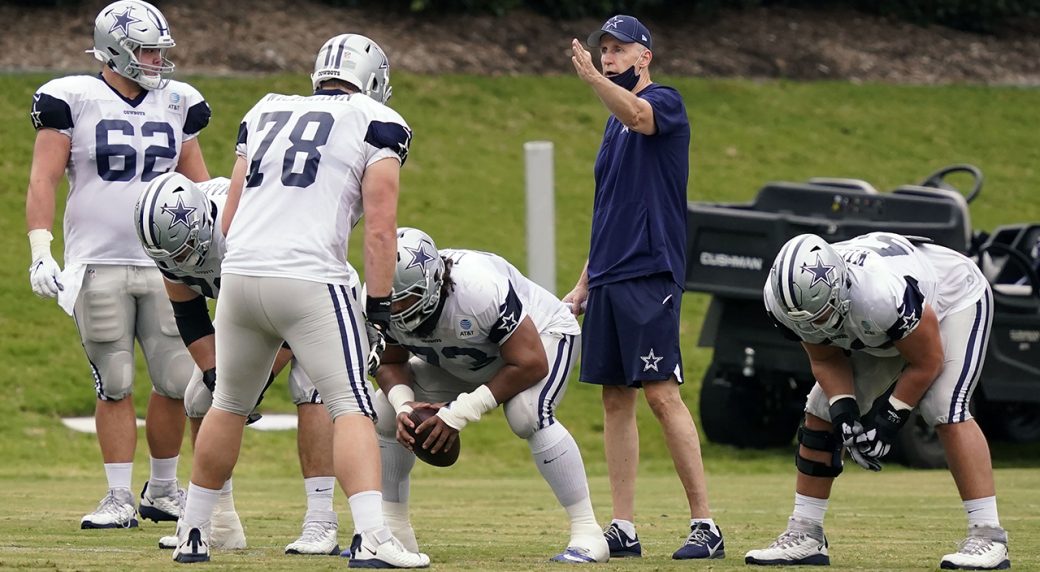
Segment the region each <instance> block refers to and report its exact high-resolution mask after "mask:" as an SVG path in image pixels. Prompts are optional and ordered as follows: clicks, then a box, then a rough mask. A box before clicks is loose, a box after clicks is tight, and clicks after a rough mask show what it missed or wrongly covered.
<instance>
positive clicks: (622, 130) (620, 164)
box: [588, 84, 690, 288]
mask: <svg viewBox="0 0 1040 572" xmlns="http://www.w3.org/2000/svg"><path fill="white" fill-rule="evenodd" d="M637 95H638V97H640V98H641V99H644V100H646V101H647V102H648V103H649V104H650V106H651V107H653V109H654V122H655V123H656V125H657V132H656V133H654V134H653V135H642V134H640V133H636V132H635V131H629V129H628V128H627V127H625V126H624V125H623V124H622V123H621V122H620V121H618V119H617V118H616V117H614V116H611V117H610V119H608V120H607V128H606V131H605V132H604V134H603V144H602V145H601V146H600V149H599V155H597V157H596V166H595V174H596V197H595V202H594V203H593V207H592V240H591V242H592V244H591V246H590V249H589V268H588V273H589V287H590V288H591V287H595V286H601V285H603V284H609V283H611V282H617V281H619V280H626V279H629V278H637V277H640V276H649V275H652V274H658V273H668V274H670V275H671V277H672V280H674V281H675V283H676V285H678V286H679V287H680V288H682V287H683V284H684V282H685V270H686V184H687V182H688V181H689V178H690V122H689V119H688V118H687V117H686V106H685V105H684V104H683V100H682V96H681V95H679V92H678V91H676V90H675V89H673V88H671V87H667V86H663V85H658V84H650V85H649V86H647V87H646V88H644V89H643V91H641V92H639V93H638V94H637Z"/></svg>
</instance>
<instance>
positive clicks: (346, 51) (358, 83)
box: [311, 34, 392, 103]
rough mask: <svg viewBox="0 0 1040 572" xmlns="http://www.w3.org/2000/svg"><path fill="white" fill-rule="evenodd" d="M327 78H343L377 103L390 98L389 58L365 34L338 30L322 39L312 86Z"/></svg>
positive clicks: (316, 87) (384, 101) (319, 84)
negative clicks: (322, 44) (344, 32)
mask: <svg viewBox="0 0 1040 572" xmlns="http://www.w3.org/2000/svg"><path fill="white" fill-rule="evenodd" d="M327 79H338V80H342V81H345V82H347V83H349V84H351V85H353V86H354V87H356V88H358V91H360V92H361V93H363V94H365V95H367V96H369V97H371V98H372V99H374V100H376V101H378V102H379V103H386V102H387V101H389V100H390V92H391V91H392V89H391V87H390V60H388V59H386V54H385V53H383V50H382V48H380V47H379V44H377V43H375V42H373V41H372V40H370V39H368V38H366V37H365V36H362V35H359V34H340V35H339V36H336V37H334V38H332V39H330V40H329V41H327V42H325V45H324V46H322V47H321V49H320V50H318V57H317V58H316V59H315V60H314V73H313V74H311V82H312V83H313V84H314V89H315V90H317V89H318V88H319V87H320V86H321V82H323V81H325V80H327Z"/></svg>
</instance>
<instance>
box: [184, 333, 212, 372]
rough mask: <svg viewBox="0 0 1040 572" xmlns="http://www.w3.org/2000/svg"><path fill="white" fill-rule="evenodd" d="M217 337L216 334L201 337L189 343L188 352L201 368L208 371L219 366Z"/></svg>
mask: <svg viewBox="0 0 1040 572" xmlns="http://www.w3.org/2000/svg"><path fill="white" fill-rule="evenodd" d="M216 340H217V337H216V336H215V335H214V334H210V335H208V336H204V337H201V338H199V339H197V340H195V341H194V342H192V343H191V344H189V345H188V353H189V354H191V359H192V360H194V361H195V365H197V366H199V369H201V370H202V371H206V370H207V369H213V368H215V367H217V341H216Z"/></svg>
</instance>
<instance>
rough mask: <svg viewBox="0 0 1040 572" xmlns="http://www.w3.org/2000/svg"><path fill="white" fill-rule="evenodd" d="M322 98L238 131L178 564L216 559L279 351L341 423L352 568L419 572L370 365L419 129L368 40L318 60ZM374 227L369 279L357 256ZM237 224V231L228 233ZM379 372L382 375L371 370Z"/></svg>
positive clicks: (292, 102)
mask: <svg viewBox="0 0 1040 572" xmlns="http://www.w3.org/2000/svg"><path fill="white" fill-rule="evenodd" d="M311 79H312V82H313V87H314V93H313V94H312V95H305V96H298V95H280V94H268V95H267V96H265V97H264V98H263V99H261V100H260V101H259V102H257V104H256V105H255V106H253V108H252V109H251V110H250V111H249V112H248V113H247V114H246V116H245V118H244V119H243V120H242V123H241V125H240V127H239V132H238V146H237V149H236V151H237V153H238V160H237V162H236V163H235V167H234V170H233V174H232V177H231V188H230V191H229V196H228V201H227V205H226V207H225V211H224V213H223V215H222V218H223V223H222V227H223V228H224V229H225V233H226V235H227V242H226V253H225V256H224V261H223V263H222V265H221V277H220V278H221V293H222V295H221V300H220V303H219V304H218V305H217V313H216V324H215V327H216V330H217V331H219V332H220V335H219V336H217V338H216V342H217V344H216V354H217V360H216V363H217V371H218V372H220V378H219V379H220V382H219V383H217V384H216V389H215V391H214V392H213V405H212V407H211V408H210V410H209V412H208V413H207V414H206V417H205V419H203V421H202V427H201V428H200V429H199V436H198V440H197V446H196V449H195V462H194V466H193V467H192V476H191V485H190V486H189V489H188V499H187V503H186V505H185V509H184V518H183V519H181V521H180V522H179V523H178V541H179V544H178V547H177V549H176V550H174V556H173V557H174V560H176V561H178V562H200V561H206V560H209V559H210V551H209V541H210V539H209V523H210V517H211V515H212V512H213V507H214V505H215V504H216V503H217V501H218V499H219V497H220V488H221V486H222V485H223V483H224V481H226V480H227V479H228V478H229V477H230V476H231V471H232V469H234V466H235V463H236V461H237V458H238V451H239V447H240V444H241V441H242V431H243V428H244V426H245V423H246V418H247V416H248V415H249V412H250V411H251V410H252V409H253V406H254V404H255V403H256V401H257V399H258V398H259V396H260V395H261V393H262V392H263V389H264V382H265V381H266V380H267V377H268V375H269V373H270V371H271V367H272V365H273V364H274V361H275V359H276V356H277V353H278V349H279V347H280V346H281V345H282V343H283V340H284V341H285V342H287V343H288V344H289V345H290V346H291V347H292V351H293V354H294V355H295V357H296V359H297V360H298V361H299V363H300V365H301V366H302V367H303V368H304V370H306V371H307V374H308V376H309V377H310V378H311V380H312V382H313V383H314V386H315V388H316V389H317V390H318V392H319V393H320V394H321V397H322V401H323V402H324V404H325V406H326V407H327V408H328V410H329V414H330V416H331V417H332V420H333V423H334V429H333V447H334V451H335V456H334V461H335V473H336V477H337V479H338V480H339V482H340V485H341V486H342V487H343V489H344V491H345V492H346V493H347V496H348V501H349V503H350V509H351V514H352V515H353V521H354V526H355V529H356V530H357V531H358V532H359V533H360V534H359V535H357V536H355V542H352V543H351V546H352V550H351V554H352V556H351V562H350V566H351V567H397V568H418V567H425V566H428V565H429V563H430V560H429V558H428V557H427V556H426V555H424V554H417V553H414V552H409V551H407V550H405V548H404V547H403V546H402V545H401V543H400V542H399V541H398V540H397V539H395V538H394V537H393V535H392V533H391V532H390V529H389V528H388V527H387V526H386V523H385V521H384V518H383V509H382V493H381V491H380V488H379V487H380V481H379V474H380V470H379V444H378V442H377V440H376V432H375V424H374V418H375V410H374V409H373V407H372V399H371V394H372V388H371V385H370V383H369V381H368V379H367V378H366V376H365V370H366V366H368V367H369V369H372V370H374V367H375V365H376V364H377V363H378V361H379V354H380V352H381V351H382V347H383V346H384V345H385V342H383V332H385V330H386V328H387V327H388V322H389V320H390V316H389V314H390V289H391V283H392V281H393V271H394V264H393V256H394V253H395V248H396V234H395V232H396V226H397V225H396V221H397V195H398V190H399V183H400V170H401V165H402V164H403V163H404V161H405V159H406V157H407V155H408V145H409V143H410V141H411V130H410V129H409V128H408V125H407V123H405V121H404V119H402V118H401V116H400V115H399V114H398V113H397V112H395V111H393V110H392V109H390V108H389V107H387V106H386V105H385V103H386V101H387V99H389V97H390V83H389V80H390V69H389V62H388V61H387V59H386V55H385V54H384V53H383V50H382V49H381V48H380V47H379V46H378V45H377V44H376V43H375V42H373V41H372V40H370V39H368V38H366V37H364V36H360V35H356V34H343V35H340V36H336V37H334V38H331V39H330V40H328V41H327V42H326V43H325V45H323V46H322V47H321V50H319V52H318V55H317V58H316V60H315V67H314V73H313V75H312V76H311ZM362 214H364V215H365V219H366V222H365V279H366V281H367V285H368V292H369V296H368V298H367V300H366V302H365V304H366V306H367V308H368V318H369V324H370V325H371V326H372V328H371V330H368V329H367V328H366V323H365V321H364V318H363V316H362V313H361V308H360V305H359V303H358V300H357V296H356V294H355V293H356V291H357V290H358V289H359V287H360V284H359V281H358V276H357V272H356V271H355V270H354V268H353V267H351V265H350V264H349V263H348V261H347V258H346V253H347V241H348V238H349V235H350V230H351V229H352V228H353V227H354V225H355V224H356V223H357V222H358V220H359V219H360V217H361V215H362ZM232 221H233V222H232ZM369 362H371V365H368V364H369Z"/></svg>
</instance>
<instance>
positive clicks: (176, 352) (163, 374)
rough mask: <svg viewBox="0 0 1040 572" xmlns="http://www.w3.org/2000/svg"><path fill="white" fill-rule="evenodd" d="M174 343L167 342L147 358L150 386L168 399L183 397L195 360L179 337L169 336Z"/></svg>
mask: <svg viewBox="0 0 1040 572" xmlns="http://www.w3.org/2000/svg"><path fill="white" fill-rule="evenodd" d="M170 340H175V341H176V343H175V344H168V345H167V347H165V348H162V349H160V350H158V351H156V352H155V353H153V355H152V356H150V359H149V360H148V371H149V373H150V374H151V377H152V388H153V389H154V390H155V392H156V393H158V394H159V395H162V396H163V397H169V398H170V399H184V393H185V391H186V390H187V388H188V382H189V381H190V380H191V377H192V371H193V370H195V369H196V367H195V360H193V359H192V358H191V354H189V353H188V350H187V348H185V347H184V345H183V344H181V343H180V338H173V337H171V338H170Z"/></svg>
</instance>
